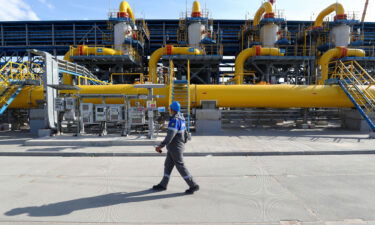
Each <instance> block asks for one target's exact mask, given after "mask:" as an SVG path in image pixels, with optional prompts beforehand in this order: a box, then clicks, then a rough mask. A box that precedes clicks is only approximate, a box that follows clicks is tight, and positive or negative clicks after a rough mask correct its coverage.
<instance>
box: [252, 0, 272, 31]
mask: <svg viewBox="0 0 375 225" xmlns="http://www.w3.org/2000/svg"><path fill="white" fill-rule="evenodd" d="M264 13H266V14H269V13H273V7H272V4H271V3H270V2H265V3H264V4H263V5H262V6H261V7H260V8H259V9H258V11H257V12H256V13H255V17H254V21H253V26H254V27H255V26H258V25H259V23H260V20H261V19H262V16H263V14H264Z"/></svg>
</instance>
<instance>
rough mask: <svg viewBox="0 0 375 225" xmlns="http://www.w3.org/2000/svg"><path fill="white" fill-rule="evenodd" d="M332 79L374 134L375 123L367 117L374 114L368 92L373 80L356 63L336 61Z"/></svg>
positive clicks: (374, 82) (374, 110)
mask: <svg viewBox="0 0 375 225" xmlns="http://www.w3.org/2000/svg"><path fill="white" fill-rule="evenodd" d="M333 78H336V79H338V83H339V85H340V87H341V88H342V90H343V91H344V92H345V94H346V95H347V96H348V98H349V99H350V101H351V102H352V103H353V104H354V106H355V107H356V108H357V110H358V112H359V113H360V114H361V116H362V117H363V118H364V119H365V120H366V122H367V123H368V125H369V126H370V128H371V129H372V130H373V131H374V132H375V121H374V120H373V119H371V118H370V116H369V115H368V114H369V113H374V112H375V96H374V95H373V94H372V93H371V92H370V91H369V89H370V87H371V86H373V85H375V79H374V78H373V77H372V76H371V75H369V74H368V73H367V71H366V70H365V69H363V68H362V67H361V65H359V63H358V62H357V61H349V62H342V61H338V62H337V63H336V68H335V72H334V76H333Z"/></svg>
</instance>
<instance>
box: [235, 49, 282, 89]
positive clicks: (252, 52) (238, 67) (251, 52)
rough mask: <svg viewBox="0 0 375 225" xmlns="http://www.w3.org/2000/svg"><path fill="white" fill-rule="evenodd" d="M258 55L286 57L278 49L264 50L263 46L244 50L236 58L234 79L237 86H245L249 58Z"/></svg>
mask: <svg viewBox="0 0 375 225" xmlns="http://www.w3.org/2000/svg"><path fill="white" fill-rule="evenodd" d="M257 55H271V56H284V53H281V52H280V49H278V48H262V47H261V46H259V45H257V46H253V47H252V48H248V49H245V50H243V51H242V52H241V53H240V54H239V55H238V56H237V58H236V62H235V73H234V75H235V76H234V79H235V80H236V84H243V77H244V67H245V62H246V60H247V59H248V58H250V57H252V56H257Z"/></svg>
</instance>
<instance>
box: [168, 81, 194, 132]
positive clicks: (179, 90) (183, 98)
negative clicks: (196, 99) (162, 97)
mask: <svg viewBox="0 0 375 225" xmlns="http://www.w3.org/2000/svg"><path fill="white" fill-rule="evenodd" d="M172 101H178V102H179V103H180V105H181V113H183V115H184V117H185V119H186V123H187V126H186V127H187V130H188V131H190V125H191V124H190V87H189V82H188V81H187V80H174V81H173V87H172Z"/></svg>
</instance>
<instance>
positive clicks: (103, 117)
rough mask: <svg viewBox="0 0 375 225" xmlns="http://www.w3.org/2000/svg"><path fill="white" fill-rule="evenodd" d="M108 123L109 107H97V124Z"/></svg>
mask: <svg viewBox="0 0 375 225" xmlns="http://www.w3.org/2000/svg"><path fill="white" fill-rule="evenodd" d="M106 121H107V106H106V105H95V122H106Z"/></svg>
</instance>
